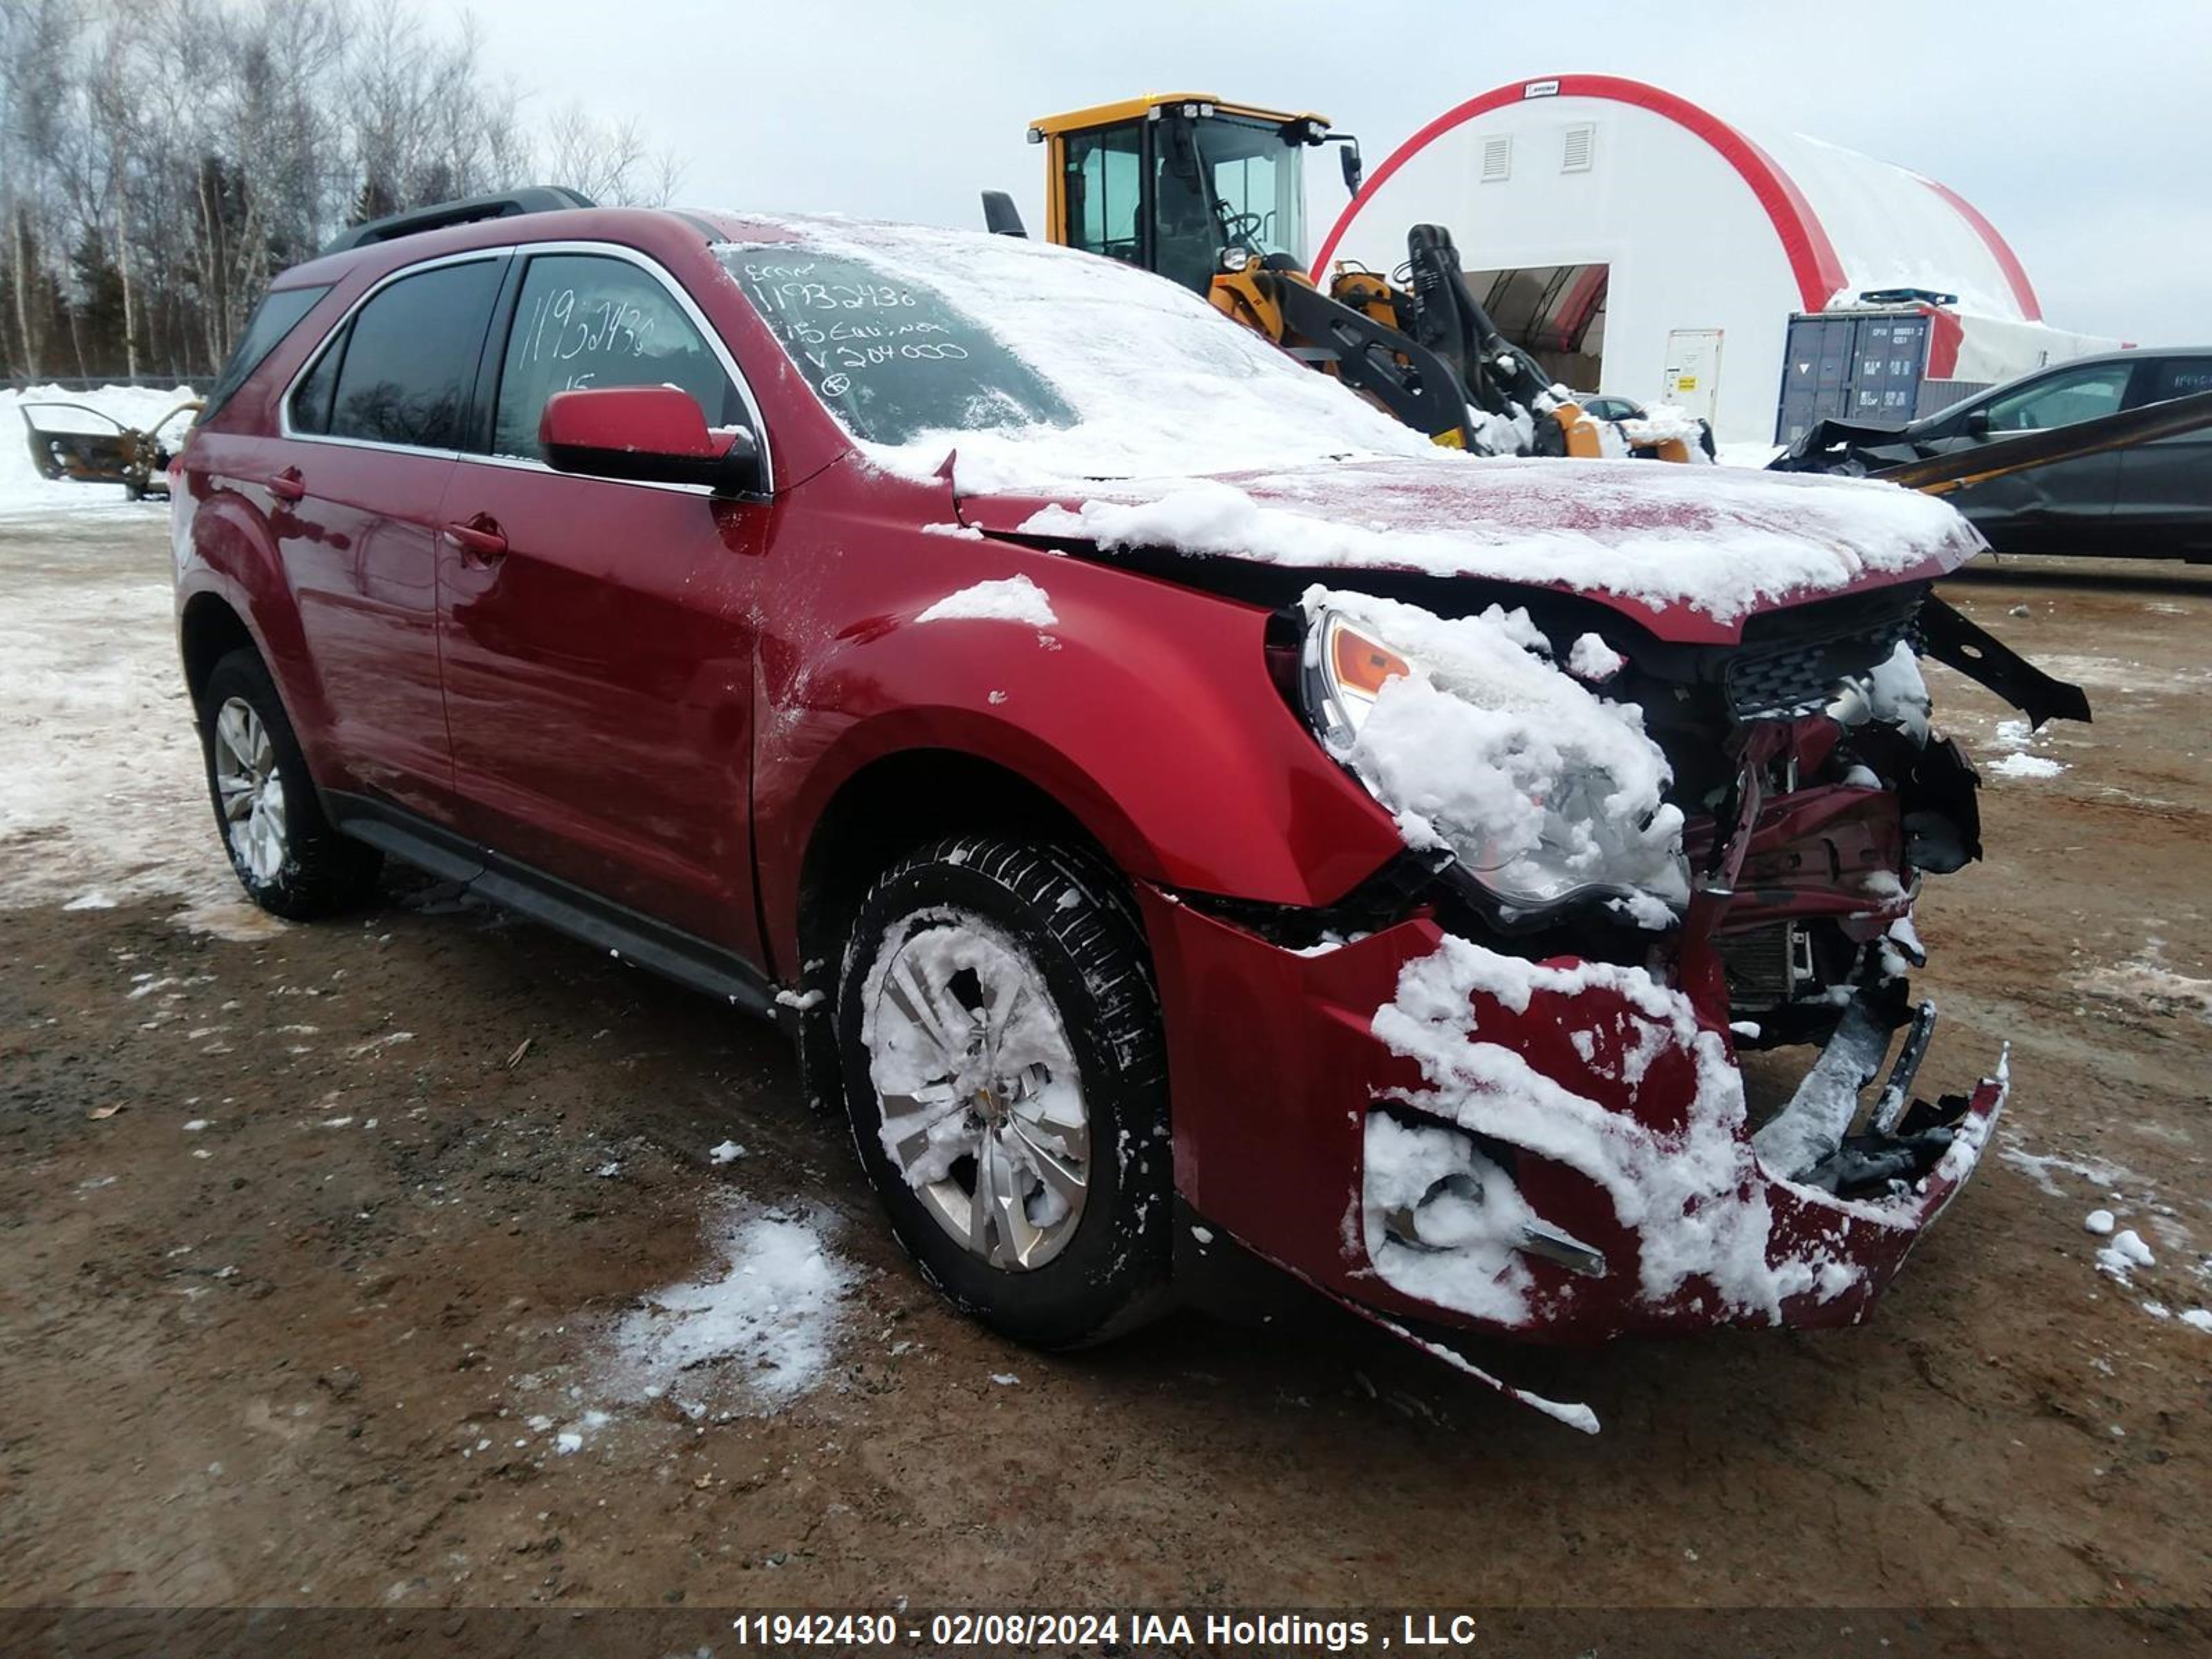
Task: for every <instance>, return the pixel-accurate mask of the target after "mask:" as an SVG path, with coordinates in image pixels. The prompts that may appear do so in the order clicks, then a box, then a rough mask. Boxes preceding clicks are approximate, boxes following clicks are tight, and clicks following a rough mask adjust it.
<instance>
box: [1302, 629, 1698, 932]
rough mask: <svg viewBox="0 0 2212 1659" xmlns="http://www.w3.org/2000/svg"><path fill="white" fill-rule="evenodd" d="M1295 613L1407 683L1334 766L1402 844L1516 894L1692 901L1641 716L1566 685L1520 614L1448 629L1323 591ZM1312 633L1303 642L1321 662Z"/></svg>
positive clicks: (1386, 698) (1397, 684)
mask: <svg viewBox="0 0 2212 1659" xmlns="http://www.w3.org/2000/svg"><path fill="white" fill-rule="evenodd" d="M1304 605H1305V608H1306V611H1307V614H1308V615H1309V616H1310V617H1317V616H1319V615H1321V614H1322V612H1324V611H1328V612H1334V613H1335V614H1336V615H1339V616H1341V617H1345V618H1346V619H1347V620H1348V621H1350V622H1352V623H1354V624H1355V625H1356V626H1358V628H1359V629H1360V630H1361V631H1362V632H1364V633H1367V634H1370V635H1372V636H1373V637H1374V638H1376V639H1377V640H1379V641H1383V643H1385V644H1387V645H1389V647H1391V648H1392V649H1394V650H1395V651H1397V652H1398V653H1401V655H1402V656H1404V657H1405V658H1406V659H1407V663H1408V664H1409V665H1410V666H1411V668H1412V670H1413V671H1412V673H1411V674H1410V675H1409V676H1401V677H1398V678H1393V679H1390V680H1388V681H1386V682H1384V684H1383V688H1382V690H1381V691H1380V693H1379V694H1378V695H1377V696H1376V699H1375V702H1374V706H1373V708H1371V709H1370V711H1369V712H1368V714H1367V715H1366V717H1365V719H1364V720H1363V721H1362V722H1361V723H1360V725H1359V727H1358V732H1357V735H1356V736H1355V737H1354V738H1353V740H1352V744H1351V746H1350V748H1349V750H1347V751H1346V752H1345V753H1344V754H1343V755H1342V756H1341V757H1340V758H1342V759H1343V760H1345V761H1346V763H1349V764H1350V765H1351V766H1352V769H1354V770H1355V771H1357V772H1358V774H1359V775H1360V778H1361V780H1362V781H1364V782H1365V783H1366V785H1367V787H1369V789H1370V790H1371V791H1373V792H1374V794H1375V796H1376V799H1378V800H1380V801H1382V802H1383V805H1386V806H1387V807H1389V809H1390V811H1392V813H1393V814H1394V815H1395V817H1396V818H1397V821H1398V828H1399V832H1400V833H1401V835H1402V836H1404V837H1405V838H1406V842H1407V845H1408V846H1411V847H1416V848H1426V847H1448V848H1451V849H1452V851H1453V852H1454V853H1455V854H1457V856H1458V857H1459V858H1460V860H1461V861H1462V863H1464V864H1466V865H1467V866H1468V867H1469V868H1470V869H1473V870H1474V871H1478V872H1482V873H1483V875H1484V876H1485V877H1486V879H1488V880H1490V881H1491V882H1492V884H1494V885H1496V886H1497V887H1498V888H1499V889H1500V890H1503V891H1507V892H1510V893H1516V894H1528V895H1531V896H1538V897H1550V896H1556V895H1558V894H1559V893H1563V892H1565V891H1566V890H1571V889H1572V888H1574V887H1577V886H1581V885H1583V884H1592V883H1618V884H1621V885H1624V886H1629V887H1636V888H1640V889H1643V890H1648V891H1650V892H1652V893H1655V894H1656V895H1657V896H1660V897H1661V898H1662V899H1673V900H1676V901H1680V902H1687V900H1688V897H1689V884H1688V873H1687V870H1686V866H1685V864H1684V862H1683V858H1682V814H1681V811H1680V808H1678V807H1675V806H1673V805H1668V804H1667V803H1666V801H1665V799H1664V798H1665V794H1666V789H1667V785H1668V781H1669V779H1670V777H1671V773H1670V772H1669V770H1668V765H1667V761H1666V757H1665V756H1663V755H1662V753H1661V752H1660V750H1659V747H1658V745H1657V744H1655V743H1653V742H1652V741H1651V739H1650V738H1649V737H1647V736H1646V735H1645V734H1644V715H1643V711H1642V710H1641V709H1640V708H1638V707H1637V705H1635V704H1634V703H1623V702H1610V701H1608V700H1607V699H1605V698H1602V697H1600V696H1595V694H1594V693H1592V692H1591V691H1590V690H1589V689H1588V688H1587V687H1585V686H1583V685H1581V684H1577V682H1576V681H1575V680H1573V679H1572V678H1569V677H1568V676H1567V675H1566V674H1565V673H1562V672H1561V671H1559V668H1557V667H1556V666H1554V665H1553V663H1552V662H1551V660H1550V659H1549V654H1548V653H1549V647H1548V646H1547V643H1546V641H1545V639H1544V636H1543V635H1542V634H1541V632H1539V631H1538V629H1536V627H1535V625H1534V623H1531V622H1530V621H1529V620H1528V612H1527V611H1503V610H1500V609H1499V608H1498V606H1496V605H1492V606H1491V607H1490V608H1489V609H1488V610H1487V611H1484V612H1483V613H1482V614H1481V615H1480V616H1475V617H1465V618H1462V619H1461V620H1458V621H1446V620H1444V619H1443V618H1441V617H1437V616H1434V615H1432V614H1431V612H1429V611H1424V610H1421V609H1419V607H1418V606H1414V605H1401V604H1398V603H1396V602H1395V601H1392V600H1389V599H1376V598H1373V597H1372V596H1370V595H1368V594H1364V593H1354V592H1332V591H1330V590H1328V589H1327V588H1321V587H1315V588H1310V589H1309V590H1307V592H1306V594H1305V599H1304ZM1321 632H1322V630H1321V629H1318V628H1316V629H1313V630H1312V631H1311V632H1310V634H1309V638H1310V639H1312V640H1315V641H1316V647H1314V648H1318V641H1319V636H1320V634H1321ZM1599 648H1600V649H1602V647H1599Z"/></svg>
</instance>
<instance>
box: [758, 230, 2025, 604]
mask: <svg viewBox="0 0 2212 1659" xmlns="http://www.w3.org/2000/svg"><path fill="white" fill-rule="evenodd" d="M741 225H742V226H744V227H746V228H747V229H746V230H740V229H739V228H738V227H739V226H741ZM729 234H730V236H731V240H730V241H729V242H728V243H726V244H724V245H721V246H718V248H717V250H716V252H717V253H718V255H719V257H720V259H721V262H722V264H723V265H724V267H725V269H726V270H727V271H728V272H729V275H730V277H731V280H732V283H733V284H734V285H735V286H736V287H737V289H738V291H739V292H740V293H741V294H743V295H744V297H745V299H746V301H747V302H748V303H749V304H750V305H752V306H753V307H755V308H756V309H757V311H759V312H760V313H761V314H762V316H763V319H765V320H766V321H767V322H768V323H769V327H770V329H771V331H772V332H774V333H775V335H776V337H778V339H779V340H780V341H781V343H783V345H784V347H785V349H786V350H787V351H788V352H789V353H790V354H791V355H792V356H793V362H794V363H795V364H796V365H797V366H798V367H799V369H800V371H801V374H802V376H803V377H804V378H805V380H806V381H807V383H808V384H809V385H810V386H812V387H813V388H814V390H815V392H816V395H817V397H819V398H821V399H822V401H823V405H824V407H825V408H827V409H829V411H830V412H831V413H832V414H833V415H834V416H836V418H837V419H838V420H839V421H840V422H842V423H843V424H844V426H845V428H846V429H847V430H848V433H849V434H850V435H851V436H852V438H853V441H854V447H855V449H856V450H857V451H858V452H859V453H860V454H861V455H862V456H863V457H864V458H865V459H866V460H867V461H868V462H869V463H870V464H871V465H874V466H876V467H878V468H880V469H882V470H884V471H890V472H893V473H896V474H897V475H899V476H901V477H908V478H912V479H915V480H916V481H920V482H928V481H930V480H932V479H934V478H936V477H941V476H942V475H943V471H944V468H945V460H946V458H947V457H948V456H951V457H953V458H954V459H953V465H952V482H953V486H954V489H955V491H956V493H957V495H960V496H961V497H963V505H962V516H963V520H967V521H968V522H969V523H972V524H975V525H977V526H979V527H981V528H983V529H986V530H994V529H995V530H998V531H1000V532H1006V531H1015V530H1018V531H1021V532H1027V533H1030V534H1040V535H1051V536H1055V537H1063V538H1071V539H1079V540H1087V541H1090V542H1092V543H1094V544H1097V545H1099V546H1101V547H1105V548H1114V547H1124V546H1137V545H1143V546H1148V547H1158V548H1167V549H1171V550H1178V551H1182V552H1186V553H1193V554H1207V555H1218V556H1228V557H1235V558H1242V559H1249V560H1256V561H1260V562H1267V563H1273V564H1281V565H1291V566H1297V567H1300V568H1307V569H1332V570H1352V569H1362V568H1370V569H1393V570H1413V571H1420V572H1425V573H1428V574H1437V575H1445V576H1472V577H1485V578H1490V579H1492V580H1504V581H1513V582H1528V583H1541V584H1547V585H1552V586H1559V587H1564V588H1568V589H1571V590H1575V591H1579V592H1589V593H1592V594H1595V595H1597V596H1600V597H1605V596H1612V597H1613V598H1615V599H1622V600H1626V601H1629V602H1631V603H1632V604H1635V605H1643V606H1645V607H1649V608H1651V609H1656V610H1663V609H1666V608H1668V607H1685V608H1687V609H1690V610H1693V611H1697V612H1699V613H1701V614H1702V615H1703V616H1704V617H1707V618H1710V619H1711V620H1712V621H1713V622H1716V623H1719V624H1721V625H1722V626H1723V637H1725V636H1726V631H1727V630H1728V629H1729V625H1730V624H1733V623H1735V622H1736V621H1737V620H1738V619H1740V618H1741V617H1743V616H1744V615H1746V614H1747V613H1748V612H1750V611H1753V610H1757V609H1759V608H1761V607H1762V606H1764V605H1771V604H1773V603H1776V602H1778V601H1780V600H1783V599H1804V598H1810V597H1814V596H1816V595H1819V594H1822V593H1831V592H1841V591H1844V590H1845V589H1848V588H1851V587H1855V586H1865V585H1868V584H1869V583H1874V582H1880V581H1889V580H1899V579H1901V578H1904V577H1906V576H1908V575H1920V574H1940V573H1941V572H1942V571H1946V570H1949V569H1951V568H1955V567H1956V566H1957V565H1959V564H1960V563H1963V562H1965V561H1966V559H1968V558H1970V557H1972V556H1973V554H1974V553H1975V552H1977V551H1978V550H1979V549H1980V548H1981V546H1982V542H1981V539H1980V538H1979V537H1978V536H1977V535H1976V534H1975V532H1973V531H1972V529H1971V528H1970V527H1969V526H1967V525H1966V521H1965V520H1962V519H1961V518H1960V517H1959V515H1958V514H1957V513H1955V512H1954V511H1953V510H1952V509H1951V508H1950V507H1948V506H1946V505H1945V504H1944V503H1942V501H1936V500H1934V499H1932V498H1930V497H1927V496H1923V495H1915V494H1911V493H1910V492H1907V491H1905V490H1902V489H1898V488H1896V487H1895V486H1893V485H1889V484H1878V483H1865V482H1863V481H1846V480H1838V479H1832V478H1821V477H1802V476H1794V475H1784V474H1773V473H1749V472H1723V471H1719V470H1718V469H1716V468H1713V467H1708V466H1669V465H1661V464H1658V463H1655V462H1650V461H1626V460H1623V461H1612V462H1607V461H1515V460H1498V459H1481V458H1478V457H1474V456H1470V455H1468V454H1467V453H1463V452H1459V451H1455V450H1449V449H1443V448H1440V447H1437V446H1436V445H1434V444H1432V443H1431V442H1429V441H1428V440H1427V439H1426V438H1425V437H1424V436H1423V435H1421V434H1419V433H1418V432H1416V431H1414V430H1413V428H1409V427H1406V426H1403V425H1401V424H1400V423H1399V422H1396V421H1394V420H1392V419H1391V418H1390V417H1389V416H1386V415H1384V414H1383V412H1382V411H1380V410H1377V409H1376V408H1375V407H1373V406H1372V405H1371V404H1368V403H1367V402H1366V401H1365V400H1364V399H1363V398H1359V397H1358V396H1357V395H1356V394H1354V393H1352V392H1349V391H1347V390H1346V388H1345V387H1344V386H1342V385H1341V384H1340V383H1339V382H1338V381H1336V380H1334V379H1333V378H1331V377H1330V376H1328V375H1326V374H1317V373H1316V372H1315V371H1314V370H1312V369H1311V368H1307V367H1306V366H1305V365H1304V364H1303V363H1301V362H1298V361H1297V360H1296V359H1295V358H1293V357H1291V356H1290V355H1289V354H1288V353H1286V352H1285V351H1283V350H1281V349H1279V348H1277V347H1276V346H1274V345H1273V344H1272V343H1270V342H1268V341H1267V340H1266V339H1264V338H1262V337H1261V336H1259V335H1258V334H1256V333H1255V332H1253V331H1251V330H1249V329H1246V328H1243V327H1242V326H1241V325H1237V324H1235V323H1232V322H1231V321H1230V320H1229V319H1226V318H1225V317H1224V316H1222V315H1221V314H1220V313H1218V312H1217V311H1215V310H1214V309H1213V307H1211V306H1210V305H1208V304H1207V303H1206V301H1204V300H1203V299H1201V298H1200V297H1199V296H1198V295H1194V294H1192V293H1189V292H1188V291H1187V290H1185V289H1182V288H1180V287H1178V286H1177V285H1176V284H1175V283H1170V282H1169V281H1167V280H1166V279H1165V278H1164V277H1159V276H1152V275H1151V274H1150V273H1148V272H1146V271H1141V270H1133V269H1131V268H1130V267H1128V266H1126V265H1123V264H1118V263H1116V262H1115V261H1114V260H1111V259H1106V258H1099V257H1097V256H1096V255H1092V254H1087V253H1080V252H1074V251H1073V250H1070V249H1066V248H1060V247H1052V246H1045V245H1042V244H1038V243H1033V242H1029V241H1025V240H1018V239H1015V238H1012V237H1005V236H990V235H986V234H981V233H977V232H969V231H957V230H943V229H936V228H929V227H925V226H918V225H894V224H880V223H873V222H866V221H860V220H852V219H837V218H826V217H824V218H776V219H769V218H762V217H759V216H732V217H731V219H730V221H729ZM987 497H1012V498H1018V499H1019V500H1020V501H1026V502H1027V504H1028V505H1027V507H1026V509H1025V510H1024V511H1021V512H1019V513H1017V514H1013V515H1012V516H1010V512H1011V510H1012V507H1013V504H1014V503H1013V502H1012V501H1008V502H1007V503H1006V504H1005V505H1004V506H1002V507H1000V509H999V510H998V511H996V512H994V511H993V510H992V507H991V504H990V502H989V501H986V500H979V499H978V498H987ZM1048 503H1049V504H1050V505H1049V506H1048V505H1047V504H1048Z"/></svg>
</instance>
